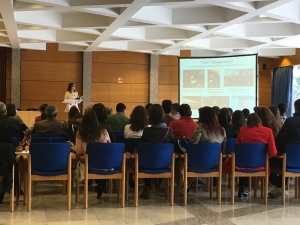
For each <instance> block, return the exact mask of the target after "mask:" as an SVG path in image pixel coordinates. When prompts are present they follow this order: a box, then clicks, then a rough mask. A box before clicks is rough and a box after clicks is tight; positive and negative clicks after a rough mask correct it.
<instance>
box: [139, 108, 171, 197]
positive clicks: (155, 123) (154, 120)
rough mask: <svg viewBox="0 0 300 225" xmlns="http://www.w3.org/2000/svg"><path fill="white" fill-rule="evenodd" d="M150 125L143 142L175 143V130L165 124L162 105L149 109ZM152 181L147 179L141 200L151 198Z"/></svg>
mask: <svg viewBox="0 0 300 225" xmlns="http://www.w3.org/2000/svg"><path fill="white" fill-rule="evenodd" d="M148 114H149V123H150V125H151V127H145V129H144V132H143V135H142V137H141V142H150V143H173V136H174V133H173V130H172V128H168V127H167V124H166V123H165V117H166V116H165V112H164V110H163V108H162V107H161V105H159V104H154V105H152V106H151V107H150V108H149V111H148ZM151 182H152V179H151V178H146V179H145V185H144V187H143V191H142V193H141V194H140V197H141V198H144V199H148V198H149V190H150V186H151Z"/></svg>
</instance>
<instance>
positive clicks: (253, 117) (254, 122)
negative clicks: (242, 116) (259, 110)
mask: <svg viewBox="0 0 300 225" xmlns="http://www.w3.org/2000/svg"><path fill="white" fill-rule="evenodd" d="M259 124H261V119H260V118H259V116H258V115H257V114H256V113H251V114H250V115H249V116H248V119H247V127H248V128H253V127H258V125H259Z"/></svg>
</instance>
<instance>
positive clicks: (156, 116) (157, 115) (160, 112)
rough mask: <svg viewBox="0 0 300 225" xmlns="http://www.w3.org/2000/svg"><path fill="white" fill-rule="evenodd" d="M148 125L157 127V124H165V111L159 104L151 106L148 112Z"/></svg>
mask: <svg viewBox="0 0 300 225" xmlns="http://www.w3.org/2000/svg"><path fill="white" fill-rule="evenodd" d="M148 114H149V124H151V125H157V124H159V123H165V117H166V114H165V111H164V109H163V108H162V106H161V105H160V104H153V105H152V106H151V107H150V108H149V111H148Z"/></svg>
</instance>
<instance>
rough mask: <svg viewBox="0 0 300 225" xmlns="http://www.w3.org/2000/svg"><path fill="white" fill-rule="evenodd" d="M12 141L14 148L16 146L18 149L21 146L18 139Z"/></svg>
mask: <svg viewBox="0 0 300 225" xmlns="http://www.w3.org/2000/svg"><path fill="white" fill-rule="evenodd" d="M11 139H12V141H13V146H14V148H17V147H18V146H19V142H18V140H17V138H15V137H12V138H11Z"/></svg>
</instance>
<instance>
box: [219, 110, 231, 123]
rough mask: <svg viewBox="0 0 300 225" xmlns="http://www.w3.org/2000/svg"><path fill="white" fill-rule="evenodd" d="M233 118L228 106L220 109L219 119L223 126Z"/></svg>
mask: <svg viewBox="0 0 300 225" xmlns="http://www.w3.org/2000/svg"><path fill="white" fill-rule="evenodd" d="M230 119H231V113H230V111H229V109H228V108H222V109H220V112H219V115H218V121H219V124H220V125H221V126H224V125H226V124H229V123H230Z"/></svg>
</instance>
